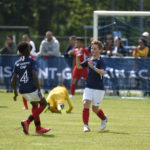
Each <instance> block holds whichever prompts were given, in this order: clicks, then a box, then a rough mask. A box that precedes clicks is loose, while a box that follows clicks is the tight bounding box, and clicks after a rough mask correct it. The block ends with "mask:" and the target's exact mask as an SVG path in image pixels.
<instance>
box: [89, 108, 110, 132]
mask: <svg viewBox="0 0 150 150" xmlns="http://www.w3.org/2000/svg"><path fill="white" fill-rule="evenodd" d="M92 109H93V112H95V114H96V115H97V116H98V117H99V118H100V119H101V120H102V121H101V126H100V129H101V130H104V129H105V128H106V125H107V120H108V118H107V116H106V115H105V114H104V112H103V110H102V109H100V108H98V106H92Z"/></svg>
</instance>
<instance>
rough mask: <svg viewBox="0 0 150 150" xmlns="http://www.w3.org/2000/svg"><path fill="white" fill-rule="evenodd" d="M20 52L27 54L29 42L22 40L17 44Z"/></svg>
mask: <svg viewBox="0 0 150 150" xmlns="http://www.w3.org/2000/svg"><path fill="white" fill-rule="evenodd" d="M17 48H18V50H19V52H20V53H22V54H25V53H26V52H27V50H28V49H29V44H28V43H27V42H20V43H19V44H18V46H17Z"/></svg>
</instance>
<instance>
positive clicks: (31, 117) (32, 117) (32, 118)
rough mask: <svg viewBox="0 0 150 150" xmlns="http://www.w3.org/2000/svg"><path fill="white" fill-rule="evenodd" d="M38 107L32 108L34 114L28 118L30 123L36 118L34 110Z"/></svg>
mask: <svg viewBox="0 0 150 150" xmlns="http://www.w3.org/2000/svg"><path fill="white" fill-rule="evenodd" d="M36 109H37V108H32V114H31V115H30V116H29V117H28V119H27V120H26V121H27V123H28V124H30V122H32V121H33V120H34V112H35V111H36Z"/></svg>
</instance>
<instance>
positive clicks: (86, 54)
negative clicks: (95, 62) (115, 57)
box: [73, 48, 90, 65]
mask: <svg viewBox="0 0 150 150" xmlns="http://www.w3.org/2000/svg"><path fill="white" fill-rule="evenodd" d="M78 51H81V54H82V55H81V56H80V62H83V61H85V60H86V58H87V57H89V56H90V53H89V51H88V50H87V49H86V48H80V49H79V48H75V49H74V53H73V58H74V60H76V54H77V52H78ZM75 65H76V62H75Z"/></svg>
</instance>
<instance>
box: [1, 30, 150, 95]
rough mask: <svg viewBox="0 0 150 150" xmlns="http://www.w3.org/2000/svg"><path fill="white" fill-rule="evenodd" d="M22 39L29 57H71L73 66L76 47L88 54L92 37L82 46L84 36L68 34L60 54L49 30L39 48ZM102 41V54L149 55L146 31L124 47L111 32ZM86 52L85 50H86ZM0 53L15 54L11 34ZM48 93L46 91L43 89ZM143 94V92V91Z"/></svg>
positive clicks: (149, 46) (57, 43) (54, 38)
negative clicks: (28, 49)
mask: <svg viewBox="0 0 150 150" xmlns="http://www.w3.org/2000/svg"><path fill="white" fill-rule="evenodd" d="M22 41H24V42H27V43H29V44H30V47H31V53H30V54H31V57H33V58H35V57H37V56H41V57H43V58H47V59H49V58H51V57H54V56H64V57H69V58H72V61H73V66H72V68H74V66H75V59H74V54H75V52H74V51H75V50H76V49H80V47H82V48H85V49H86V50H87V51H88V53H89V54H88V55H90V53H91V46H90V43H91V42H92V41H93V38H92V37H91V38H90V42H89V45H88V46H87V47H85V46H84V38H81V37H76V36H74V35H73V36H70V37H69V39H68V45H66V49H65V50H64V52H63V53H62V54H61V51H60V43H59V41H58V40H57V38H56V37H55V36H54V35H53V33H52V32H51V31H47V32H46V33H45V36H44V39H43V40H42V41H41V44H40V46H39V48H37V47H36V45H35V43H34V41H33V40H32V39H31V38H30V37H29V35H28V34H24V35H22ZM20 42H21V41H20ZM102 42H103V45H104V48H103V51H102V53H101V55H102V56H106V57H129V56H130V57H135V58H136V57H141V58H147V57H150V51H149V49H150V35H149V33H148V32H143V33H142V35H141V36H140V38H139V40H138V41H137V44H136V45H133V46H129V47H128V48H126V47H125V46H124V44H123V40H122V38H121V37H119V36H115V37H114V36H113V34H107V35H106V36H105V39H104V41H102ZM86 53H87V52H86ZM0 54H15V55H16V54H17V55H19V53H18V51H17V46H16V43H15V42H14V40H13V36H12V35H8V36H7V37H6V40H5V43H4V45H3V47H2V48H1V49H0ZM75 83H76V82H75V81H74V80H73V79H72V81H71V92H70V93H71V94H72V95H74V92H75ZM45 92H46V93H48V91H45ZM116 93H117V94H116V95H118V96H119V91H116ZM143 94H145V93H144V92H143Z"/></svg>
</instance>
